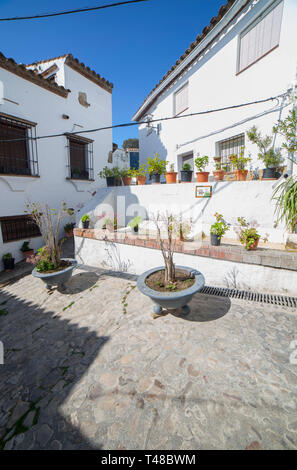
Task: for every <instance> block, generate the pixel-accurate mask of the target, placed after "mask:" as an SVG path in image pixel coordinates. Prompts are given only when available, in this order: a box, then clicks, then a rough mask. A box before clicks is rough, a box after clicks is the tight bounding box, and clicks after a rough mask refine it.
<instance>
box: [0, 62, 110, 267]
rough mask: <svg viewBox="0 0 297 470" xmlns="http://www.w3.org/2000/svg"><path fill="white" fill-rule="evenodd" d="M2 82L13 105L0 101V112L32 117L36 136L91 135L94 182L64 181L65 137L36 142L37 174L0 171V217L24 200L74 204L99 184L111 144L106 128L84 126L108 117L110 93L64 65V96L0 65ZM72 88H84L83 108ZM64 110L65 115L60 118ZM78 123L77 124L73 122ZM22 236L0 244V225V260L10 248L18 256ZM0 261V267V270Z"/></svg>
mask: <svg viewBox="0 0 297 470" xmlns="http://www.w3.org/2000/svg"><path fill="white" fill-rule="evenodd" d="M0 80H1V81H2V82H3V84H4V97H5V98H7V99H9V100H12V101H14V102H16V103H18V104H14V103H11V102H8V101H4V102H3V104H2V105H1V106H0V112H3V113H6V114H9V115H11V116H16V117H19V118H23V119H26V120H29V121H32V122H37V127H36V132H37V135H39V136H41V135H45V134H56V133H64V132H71V131H79V132H80V133H81V135H82V136H86V137H89V138H91V139H94V144H93V145H94V176H95V182H75V181H68V180H66V177H67V176H68V172H67V161H68V160H67V159H68V157H67V147H66V145H67V139H66V137H57V138H53V139H42V140H39V141H38V142H37V148H38V161H39V174H40V178H30V177H22V176H16V177H8V176H5V175H0V216H12V215H21V214H23V213H24V210H25V203H26V201H27V200H31V201H39V202H47V203H48V204H49V205H50V206H53V207H56V208H57V207H59V206H60V204H61V201H63V200H64V201H65V202H66V203H67V205H68V207H73V208H75V209H77V210H78V209H79V207H80V206H81V205H83V204H84V203H85V202H86V201H88V200H89V199H90V198H91V197H92V196H91V194H92V193H93V192H94V191H96V190H97V189H98V187H100V186H103V185H104V184H105V182H104V181H102V180H99V178H98V176H97V174H98V172H99V170H100V169H101V168H102V167H103V166H104V165H106V162H107V157H108V152H109V151H110V150H111V149H112V132H111V131H103V132H97V133H93V134H84V133H83V130H84V129H91V128H97V127H101V126H102V127H103V126H109V125H111V122H112V95H111V93H108V92H107V91H105V90H103V89H102V88H101V87H99V86H97V85H96V84H94V83H93V82H91V81H90V80H88V79H86V78H84V77H83V76H82V75H80V74H79V73H77V72H75V71H74V70H72V69H70V68H69V67H68V66H65V87H66V88H69V89H71V93H69V95H68V98H62V97H60V96H58V95H56V94H54V93H52V92H50V91H47V90H46V89H44V88H42V87H39V86H37V85H35V84H33V83H32V82H30V81H27V80H24V79H22V78H20V77H18V76H17V75H14V74H12V73H10V72H8V71H6V70H4V69H2V68H0ZM78 91H83V92H86V93H87V100H88V102H89V103H90V104H91V106H90V107H88V108H85V107H83V106H81V105H80V104H79V102H78V99H77V98H78ZM62 114H67V115H68V116H69V117H70V118H69V119H68V120H64V119H62ZM75 124H78V125H80V126H82V127H78V126H75ZM22 242H23V241H17V242H10V243H5V244H3V241H2V233H1V230H0V260H1V258H2V255H3V254H4V253H7V252H11V253H12V254H13V255H14V257H15V259H16V261H19V260H20V259H22V254H21V253H20V251H19V249H20V247H21V245H22ZM41 244H42V240H41V239H33V240H32V246H33V247H34V248H35V249H36V248H38V247H39V246H41ZM2 268H3V267H2V262H0V270H1V269H2Z"/></svg>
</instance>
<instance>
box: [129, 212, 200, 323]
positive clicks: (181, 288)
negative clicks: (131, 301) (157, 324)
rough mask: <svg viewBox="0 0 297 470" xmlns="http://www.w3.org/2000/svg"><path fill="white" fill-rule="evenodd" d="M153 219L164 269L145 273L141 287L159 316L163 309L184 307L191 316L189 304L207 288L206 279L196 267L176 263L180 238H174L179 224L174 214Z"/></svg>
mask: <svg viewBox="0 0 297 470" xmlns="http://www.w3.org/2000/svg"><path fill="white" fill-rule="evenodd" d="M152 220H153V221H154V223H155V225H156V228H157V238H158V243H159V245H160V248H161V252H162V255H163V259H164V266H161V267H157V268H153V269H150V270H149V271H146V272H145V273H143V274H141V275H140V276H139V277H138V281H137V287H138V289H139V290H140V292H142V293H143V294H144V295H147V296H148V297H150V298H151V300H152V301H153V302H154V304H155V305H154V313H155V314H157V315H161V314H162V310H163V308H165V309H168V310H172V309H177V308H181V309H182V311H183V313H184V315H187V314H188V313H189V312H190V308H189V306H188V303H189V302H190V300H191V299H192V297H193V295H194V294H196V293H197V292H199V291H200V290H201V289H202V287H203V286H204V283H205V279H204V276H203V275H202V274H201V273H200V272H199V271H196V270H195V269H193V268H189V267H185V266H176V265H175V264H174V262H173V252H174V247H175V243H176V241H177V238H176V237H175V236H174V233H175V229H174V227H175V226H176V221H175V219H174V217H173V215H172V214H168V213H167V214H164V215H162V214H157V215H156V216H153V217H152ZM179 224H180V221H178V225H179ZM162 228H164V229H165V231H166V239H164V238H163V236H162V235H161V233H162V232H161V231H162Z"/></svg>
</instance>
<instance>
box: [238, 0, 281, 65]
mask: <svg viewBox="0 0 297 470" xmlns="http://www.w3.org/2000/svg"><path fill="white" fill-rule="evenodd" d="M282 13H283V1H282V2H281V3H279V4H278V5H277V6H276V7H274V8H273V9H272V10H269V11H268V12H265V13H264V14H263V15H261V16H260V17H259V18H258V19H257V20H256V22H254V23H253V24H252V25H251V27H250V28H249V29H248V30H247V31H245V32H244V33H243V34H242V35H241V37H240V51H239V64H238V72H241V71H242V70H245V69H246V68H247V67H249V66H250V65H251V64H253V63H254V62H257V61H258V60H259V59H261V58H262V57H264V56H265V55H266V54H268V53H269V52H271V51H272V50H273V49H275V47H277V46H278V45H279V40H280V32H281V24H282Z"/></svg>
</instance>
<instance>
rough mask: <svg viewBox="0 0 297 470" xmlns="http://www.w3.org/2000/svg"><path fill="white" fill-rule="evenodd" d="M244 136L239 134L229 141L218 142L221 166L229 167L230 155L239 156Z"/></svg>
mask: <svg viewBox="0 0 297 470" xmlns="http://www.w3.org/2000/svg"><path fill="white" fill-rule="evenodd" d="M244 142H245V136H244V134H239V135H236V136H234V137H231V138H230V139H225V140H221V142H219V155H220V157H221V162H222V164H223V165H229V163H230V160H229V157H230V156H231V155H239V154H240V152H241V149H242V147H244Z"/></svg>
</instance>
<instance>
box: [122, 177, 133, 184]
mask: <svg viewBox="0 0 297 470" xmlns="http://www.w3.org/2000/svg"><path fill="white" fill-rule="evenodd" d="M122 180H123V184H124V186H130V184H131V181H132V177H131V176H122Z"/></svg>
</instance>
